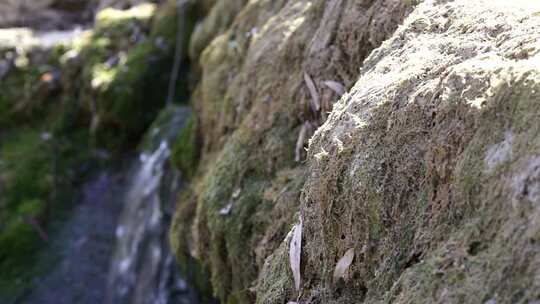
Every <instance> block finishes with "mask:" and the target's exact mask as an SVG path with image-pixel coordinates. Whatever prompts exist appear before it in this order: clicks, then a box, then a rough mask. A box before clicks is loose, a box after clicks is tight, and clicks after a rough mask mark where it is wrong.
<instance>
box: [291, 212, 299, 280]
mask: <svg viewBox="0 0 540 304" xmlns="http://www.w3.org/2000/svg"><path fill="white" fill-rule="evenodd" d="M293 229H294V232H293V237H292V239H291V244H290V246H289V260H290V263H291V270H292V272H293V277H294V287H295V288H296V290H300V280H301V274H300V258H301V256H302V218H300V223H299V224H297V225H295V226H294V228H293Z"/></svg>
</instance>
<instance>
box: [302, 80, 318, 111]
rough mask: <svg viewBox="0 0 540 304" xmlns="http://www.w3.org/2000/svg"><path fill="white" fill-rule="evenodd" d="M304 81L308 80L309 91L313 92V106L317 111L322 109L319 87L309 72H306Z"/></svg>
mask: <svg viewBox="0 0 540 304" xmlns="http://www.w3.org/2000/svg"><path fill="white" fill-rule="evenodd" d="M304 81H305V82H306V85H307V87H308V89H309V93H310V94H311V108H312V109H313V111H314V112H315V113H316V112H319V110H320V109H321V97H320V96H319V92H317V87H315V83H314V82H313V79H311V76H309V74H308V73H304Z"/></svg>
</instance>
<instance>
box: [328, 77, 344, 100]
mask: <svg viewBox="0 0 540 304" xmlns="http://www.w3.org/2000/svg"><path fill="white" fill-rule="evenodd" d="M323 83H324V85H325V86H327V87H328V88H329V89H330V90H332V91H334V92H335V93H336V94H338V95H339V96H340V97H341V95H343V94H345V92H347V90H346V89H345V86H344V85H342V84H341V83H339V82H337V81H333V80H326V81H324V82H323Z"/></svg>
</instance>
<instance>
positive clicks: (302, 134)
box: [294, 121, 309, 162]
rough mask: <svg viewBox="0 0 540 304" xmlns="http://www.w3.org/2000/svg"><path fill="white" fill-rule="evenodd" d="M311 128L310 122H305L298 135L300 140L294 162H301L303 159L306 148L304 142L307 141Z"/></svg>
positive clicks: (297, 143)
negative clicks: (303, 150)
mask: <svg viewBox="0 0 540 304" xmlns="http://www.w3.org/2000/svg"><path fill="white" fill-rule="evenodd" d="M308 128H309V122H307V121H306V122H305V123H304V124H303V125H302V128H300V132H299V133H298V139H297V140H296V148H295V149H294V160H295V161H296V162H299V161H300V160H301V159H302V149H303V148H304V142H305V141H306V136H307V131H308Z"/></svg>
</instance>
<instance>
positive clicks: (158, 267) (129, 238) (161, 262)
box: [107, 107, 195, 304]
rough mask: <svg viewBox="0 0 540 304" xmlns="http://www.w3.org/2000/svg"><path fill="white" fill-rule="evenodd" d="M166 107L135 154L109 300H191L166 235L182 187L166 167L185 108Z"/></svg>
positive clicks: (158, 303) (135, 303)
mask: <svg viewBox="0 0 540 304" xmlns="http://www.w3.org/2000/svg"><path fill="white" fill-rule="evenodd" d="M166 111H167V113H165V114H163V115H162V116H163V117H162V118H161V119H160V118H158V123H157V125H156V126H154V127H152V128H151V130H150V134H149V137H150V138H147V139H146V141H147V142H148V146H149V148H147V149H148V150H149V151H143V152H142V153H141V154H140V156H139V160H138V163H137V164H136V166H135V169H134V171H133V172H134V174H133V175H132V180H131V181H130V185H129V188H128V191H127V193H126V196H125V207H124V210H123V212H122V214H121V216H120V219H119V222H118V225H117V227H116V239H117V241H116V248H115V253H114V256H113V258H112V262H111V270H110V276H109V282H108V285H109V288H108V290H109V292H108V297H107V298H108V299H107V303H110V304H120V303H126V304H127V303H129V304H167V303H179V304H180V303H195V297H194V295H193V294H192V293H191V292H190V290H189V289H188V288H187V284H186V282H185V281H184V280H183V279H182V278H181V277H179V276H178V271H177V269H176V268H175V263H174V257H173V255H172V253H171V251H170V249H169V247H168V238H167V232H168V225H169V223H170V214H169V211H168V210H170V209H172V208H170V206H172V205H174V203H175V199H176V195H177V194H178V191H179V189H180V187H181V181H180V174H179V172H176V171H175V170H174V169H172V168H171V167H170V166H169V156H170V142H171V141H172V140H173V139H174V138H175V137H176V135H177V134H178V131H179V130H181V129H182V128H183V127H184V126H185V123H186V119H187V111H186V110H185V109H183V108H178V107H176V108H175V107H170V108H168V109H167V110H166ZM156 143H158V144H156Z"/></svg>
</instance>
